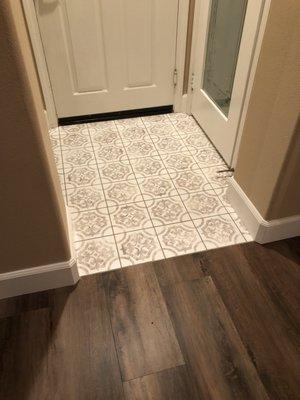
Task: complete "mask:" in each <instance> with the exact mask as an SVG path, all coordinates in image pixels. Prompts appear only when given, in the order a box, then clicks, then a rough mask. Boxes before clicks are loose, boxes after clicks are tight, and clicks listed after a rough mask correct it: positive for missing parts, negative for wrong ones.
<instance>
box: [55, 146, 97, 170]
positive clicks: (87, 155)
mask: <svg viewBox="0 0 300 400" xmlns="http://www.w3.org/2000/svg"><path fill="white" fill-rule="evenodd" d="M62 158H63V163H64V168H65V169H66V170H69V169H72V168H73V167H80V166H84V165H85V166H90V165H94V164H96V159H95V156H94V152H93V148H92V147H91V146H86V147H84V146H82V147H81V148H76V149H71V150H70V149H68V150H63V151H62Z"/></svg>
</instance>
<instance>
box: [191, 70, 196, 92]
mask: <svg viewBox="0 0 300 400" xmlns="http://www.w3.org/2000/svg"><path fill="white" fill-rule="evenodd" d="M194 84H195V74H194V72H192V75H191V91H192V92H193V91H194Z"/></svg>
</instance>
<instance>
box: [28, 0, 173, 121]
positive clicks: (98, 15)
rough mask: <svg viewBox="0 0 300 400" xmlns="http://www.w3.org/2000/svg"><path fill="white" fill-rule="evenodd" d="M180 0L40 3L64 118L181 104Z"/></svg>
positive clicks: (49, 63) (37, 1)
mask: <svg viewBox="0 0 300 400" xmlns="http://www.w3.org/2000/svg"><path fill="white" fill-rule="evenodd" d="M177 3H178V0H175V1H174V0H164V2H163V4H162V3H161V2H159V0H131V1H126V0H56V1H53V0H35V6H36V11H37V17H38V22H39V27H40V32H41V37H42V42H43V47H44V51H45V56H46V61H47V66H48V70H49V75H50V81H51V85H52V89H53V94H54V99H55V104H56V108H57V113H58V116H59V117H68V116H75V115H85V114H96V113H105V112H112V111H121V110H128V109H135V108H144V107H155V106H163V105H169V104H173V95H174V87H173V71H174V66H175V46H176V27H177Z"/></svg>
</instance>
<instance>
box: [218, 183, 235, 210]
mask: <svg viewBox="0 0 300 400" xmlns="http://www.w3.org/2000/svg"><path fill="white" fill-rule="evenodd" d="M227 190H228V187H223V188H217V189H215V192H216V194H217V195H218V197H219V199H220V200H221V202H222V203H223V205H224V206H225V208H226V210H227V211H228V212H229V213H234V212H235V211H234V208H233V207H232V205H231V204H230V203H229V200H228V197H227Z"/></svg>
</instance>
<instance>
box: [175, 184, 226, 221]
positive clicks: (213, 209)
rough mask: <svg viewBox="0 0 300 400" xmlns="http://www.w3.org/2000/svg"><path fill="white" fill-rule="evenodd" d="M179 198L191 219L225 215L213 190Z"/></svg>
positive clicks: (224, 210)
mask: <svg viewBox="0 0 300 400" xmlns="http://www.w3.org/2000/svg"><path fill="white" fill-rule="evenodd" d="M181 198H182V201H183V203H184V205H185V206H186V208H187V210H188V212H189V214H190V216H191V218H192V219H196V218H199V217H208V216H212V215H220V214H226V213H227V211H226V209H225V207H224V206H223V204H222V202H221V201H220V199H219V198H218V196H217V195H216V194H215V192H214V191H213V190H207V191H202V192H197V193H189V194H186V195H184V196H181Z"/></svg>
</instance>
